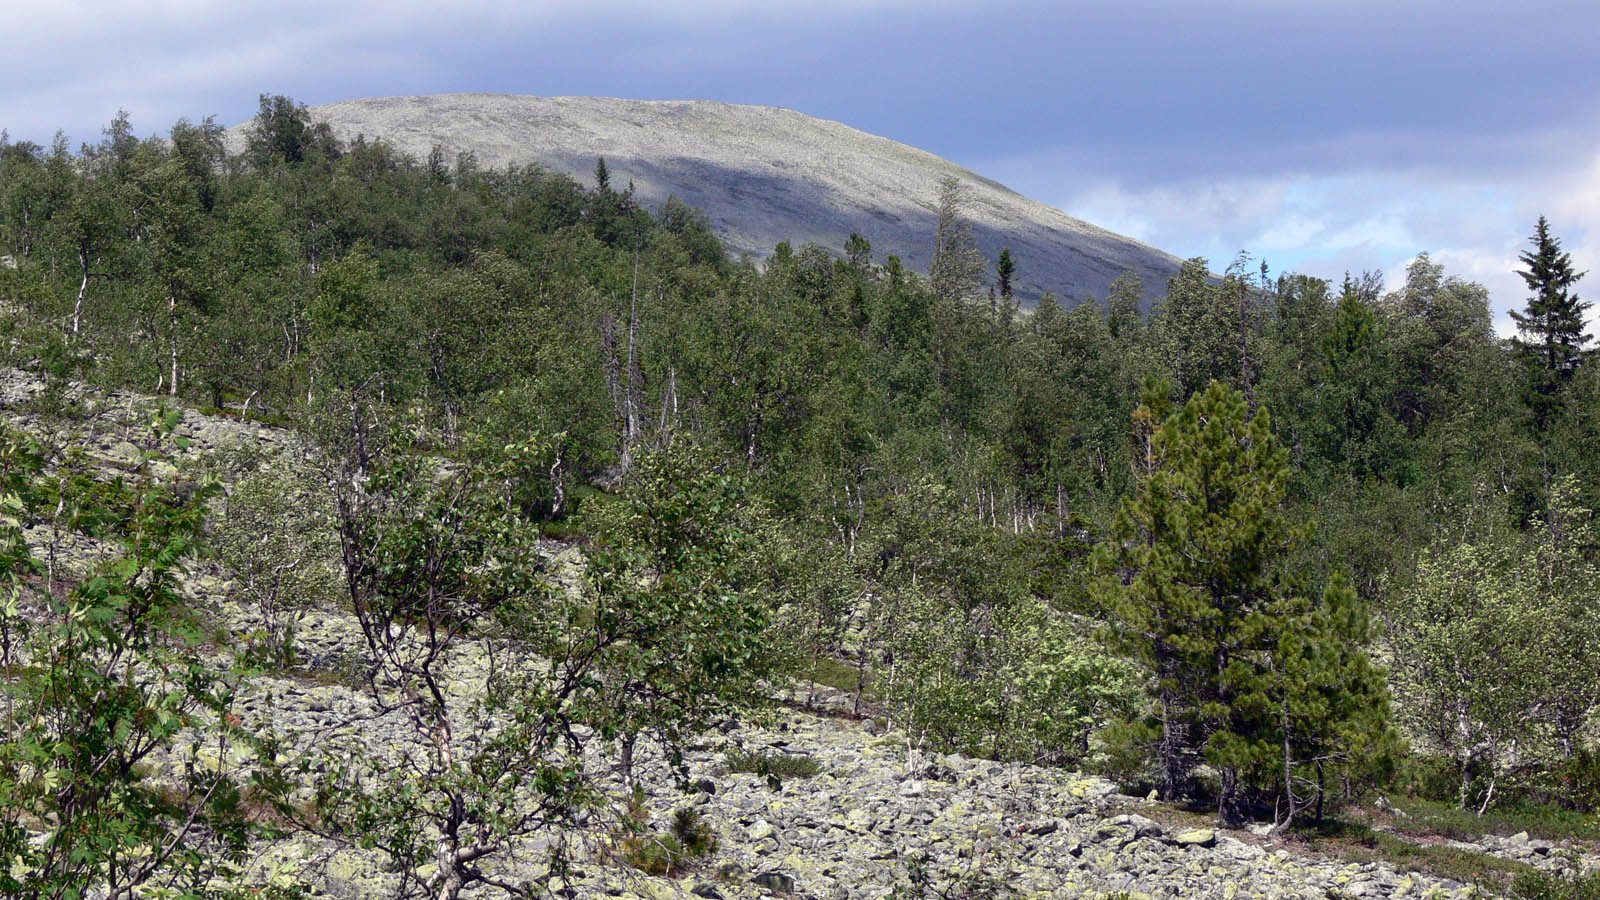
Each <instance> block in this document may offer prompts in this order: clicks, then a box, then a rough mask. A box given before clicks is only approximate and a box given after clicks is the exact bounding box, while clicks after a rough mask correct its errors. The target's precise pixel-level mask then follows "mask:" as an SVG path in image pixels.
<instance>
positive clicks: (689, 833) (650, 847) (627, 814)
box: [612, 788, 717, 876]
mask: <svg viewBox="0 0 1600 900" xmlns="http://www.w3.org/2000/svg"><path fill="white" fill-rule="evenodd" d="M612 840H613V851H614V852H616V853H617V854H618V855H620V856H621V857H622V859H623V861H624V862H626V863H627V864H628V865H630V866H632V867H634V868H635V869H638V870H639V871H641V872H643V873H644V874H646V875H657V876H667V875H678V874H681V873H682V871H683V870H684V869H685V868H686V867H688V866H689V865H691V864H692V863H694V862H695V861H697V860H702V859H705V858H706V857H709V856H711V855H712V854H714V853H716V852H717V833H716V831H715V829H713V828H712V827H711V823H709V822H707V821H706V820H705V819H704V818H703V817H701V815H700V812H699V810H696V809H695V808H694V807H692V806H686V807H681V808H679V809H676V810H673V813H672V822H671V824H670V825H669V826H668V828H667V830H666V831H664V832H663V831H655V830H653V829H651V828H650V826H649V809H648V808H647V807H646V806H645V803H644V792H643V791H642V790H640V789H637V788H636V789H635V790H634V792H633V794H632V796H631V797H630V798H629V799H628V804H627V807H626V809H624V811H623V815H622V821H621V822H620V823H619V825H618V827H617V829H616V831H615V833H614V834H613V835H612Z"/></svg>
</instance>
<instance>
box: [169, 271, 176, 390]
mask: <svg viewBox="0 0 1600 900" xmlns="http://www.w3.org/2000/svg"><path fill="white" fill-rule="evenodd" d="M167 353H168V356H169V359H170V362H171V364H172V378H171V380H170V381H169V382H168V383H167V395H168V396H169V397H176V396H178V295H177V294H176V293H174V292H173V291H172V290H170V289H169V290H168V291H167Z"/></svg>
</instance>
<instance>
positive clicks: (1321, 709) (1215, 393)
mask: <svg viewBox="0 0 1600 900" xmlns="http://www.w3.org/2000/svg"><path fill="white" fill-rule="evenodd" d="M1145 395H1146V404H1145V405H1144V406H1142V407H1141V408H1140V410H1139V411H1138V412H1137V413H1136V414H1135V420H1136V422H1140V423H1142V424H1143V426H1144V434H1145V440H1144V451H1143V454H1142V458H1141V460H1140V469H1141V472H1140V474H1141V482H1142V483H1141V485H1140V488H1139V490H1138V493H1137V494H1136V495H1135V496H1134V497H1132V498H1130V499H1128V500H1126V501H1124V503H1123V506H1122V509H1121V510H1120V511H1119V512H1118V515H1117V520H1116V523H1115V526H1114V531H1113V536H1112V540H1111V541H1109V542H1107V543H1105V544H1103V545H1101V547H1100V548H1099V549H1098V550H1097V564H1098V567H1099V569H1100V571H1101V572H1103V573H1105V577H1106V580H1105V581H1103V582H1102V590H1103V592H1104V594H1105V595H1106V600H1107V604H1106V605H1107V608H1108V609H1109V610H1110V611H1111V613H1112V616H1113V619H1114V621H1115V622H1116V623H1117V626H1118V629H1119V631H1120V633H1121V636H1122V639H1123V641H1124V643H1125V645H1126V646H1127V647H1128V649H1130V650H1131V651H1133V653H1134V655H1135V657H1136V658H1137V659H1139V660H1142V661H1143V662H1144V663H1145V664H1146V665H1147V666H1149V667H1150V669H1151V670H1152V672H1153V674H1154V675H1155V682H1154V690H1155V693H1156V697H1155V699H1156V701H1157V703H1158V716H1159V718H1160V720H1161V732H1162V733H1161V740H1160V744H1159V746H1158V749H1157V752H1158V755H1159V762H1160V767H1161V771H1162V780H1163V788H1164V793H1165V794H1166V795H1167V796H1168V798H1172V797H1176V796H1179V795H1182V794H1184V793H1187V792H1188V791H1189V788H1190V785H1189V781H1190V773H1191V772H1192V771H1193V769H1194V767H1195V766H1196V765H1197V764H1198V762H1199V760H1200V759H1201V757H1202V756H1203V757H1204V758H1206V759H1207V760H1209V761H1210V762H1211V763H1212V764H1213V765H1215V766H1216V767H1217V769H1218V770H1219V772H1220V773H1221V789H1220V791H1219V796H1218V798H1217V801H1218V812H1219V814H1220V816H1221V818H1222V819H1223V820H1224V821H1225V822H1229V823H1234V822H1237V821H1238V820H1239V819H1240V818H1241V809H1242V806H1243V804H1244V802H1245V800H1246V799H1247V797H1248V796H1249V794H1250V793H1251V791H1252V790H1256V791H1260V792H1263V793H1264V792H1266V791H1267V790H1269V789H1270V790H1271V791H1272V792H1274V793H1277V794H1278V795H1279V797H1280V799H1283V800H1286V801H1287V802H1286V803H1283V804H1280V806H1279V809H1280V813H1281V814H1282V815H1281V817H1280V822H1279V824H1280V825H1283V824H1287V821H1288V820H1289V819H1290V818H1292V817H1293V815H1294V813H1295V812H1296V811H1297V810H1299V809H1303V808H1305V806H1306V805H1307V804H1308V802H1310V800H1309V798H1313V797H1314V796H1315V792H1314V791H1311V790H1307V786H1308V785H1309V784H1314V783H1315V782H1313V781H1311V779H1310V778H1309V776H1308V775H1307V774H1306V771H1305V770H1306V767H1307V766H1308V765H1313V766H1315V765H1319V764H1320V763H1324V762H1329V761H1332V760H1341V761H1342V760H1346V759H1350V758H1352V757H1353V756H1354V755H1355V749H1354V748H1357V747H1366V746H1376V745H1379V744H1381V741H1379V740H1377V739H1376V738H1375V737H1374V736H1376V735H1381V734H1382V733H1383V732H1384V730H1385V725H1384V719H1385V718H1386V714H1385V705H1384V704H1385V700H1384V695H1383V686H1382V679H1381V677H1379V676H1378V675H1377V674H1376V670H1374V669H1373V668H1372V666H1371V664H1370V663H1369V662H1368V661H1367V659H1366V655H1365V652H1364V649H1363V647H1362V644H1363V643H1364V642H1365V640H1366V636H1367V635H1366V628H1367V624H1366V623H1367V617H1366V612H1365V610H1364V609H1362V608H1361V607H1360V604H1359V601H1358V599H1357V597H1356V595H1355V593H1354V592H1353V591H1351V590H1350V589H1349V588H1348V587H1345V586H1344V585H1343V584H1342V582H1336V583H1335V584H1333V585H1331V586H1330V587H1329V588H1328V589H1327V590H1326V591H1324V592H1321V593H1320V594H1319V593H1318V592H1314V591H1312V590H1309V589H1308V586H1307V585H1305V584H1304V583H1302V582H1301V581H1300V580H1298V579H1297V578H1295V577H1294V576H1293V575H1292V574H1291V573H1289V572H1288V571H1287V570H1286V567H1285V566H1284V565H1283V561H1284V560H1285V558H1286V557H1287V555H1288V554H1289V553H1291V552H1292V551H1293V550H1294V549H1295V548H1296V547H1297V546H1299V545H1300V544H1301V542H1303V541H1304V539H1305V538H1306V530H1305V529H1301V528H1296V527H1294V526H1291V525H1290V524H1289V522H1288V521H1287V519H1286V518H1285V516H1284V508H1285V503H1284V501H1285V489H1286V485H1287V482H1288V476H1289V466H1288V452H1287V451H1286V450H1285V449H1283V448H1281V447H1280V446H1279V445H1278V442H1277V441H1276V439H1275V438H1274V437H1273V435H1272V430H1271V426H1270V423H1269V420H1268V416H1267V414H1266V412H1265V410H1262V411H1260V412H1258V413H1257V414H1256V415H1254V416H1250V415H1249V412H1248V405H1247V403H1246V401H1245V397H1244V395H1243V394H1242V393H1240V392H1239V391H1237V390H1235V389H1233V388H1231V387H1228V386H1226V385H1224V384H1222V383H1221V382H1218V381H1212V382H1211V384H1210V386H1209V387H1207V388H1206V389H1205V391H1203V392H1202V393H1199V394H1197V395H1196V396H1195V397H1194V398H1193V399H1191V400H1190V401H1189V402H1188V403H1187V404H1186V405H1185V406H1184V407H1183V408H1182V409H1181V410H1180V411H1179V412H1178V413H1176V414H1175V415H1172V416H1170V417H1167V418H1166V419H1165V421H1164V422H1162V424H1160V426H1159V427H1156V426H1155V422H1157V421H1159V419H1160V414H1161V411H1162V404H1163V400H1164V397H1165V391H1163V390H1161V388H1160V386H1153V385H1150V386H1147V388H1146V391H1145ZM1352 685H1353V687H1352Z"/></svg>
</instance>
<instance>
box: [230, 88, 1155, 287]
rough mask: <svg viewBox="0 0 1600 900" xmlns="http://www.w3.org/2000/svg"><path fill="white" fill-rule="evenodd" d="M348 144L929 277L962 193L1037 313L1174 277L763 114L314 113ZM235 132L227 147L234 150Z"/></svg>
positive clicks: (398, 102)
mask: <svg viewBox="0 0 1600 900" xmlns="http://www.w3.org/2000/svg"><path fill="white" fill-rule="evenodd" d="M309 111H310V114H311V118H312V120H313V121H315V122H318V123H326V124H327V125H328V127H329V128H330V129H331V130H332V133H333V134H334V135H335V136H337V137H339V138H341V139H343V140H346V141H349V140H352V139H354V138H355V137H357V136H358V135H365V136H366V137H367V138H368V139H369V140H371V139H374V138H380V137H381V138H382V139H383V140H384V141H386V142H388V143H389V144H390V145H392V146H393V147H395V148H396V149H397V150H400V151H401V152H403V153H406V154H409V155H411V156H413V157H415V158H417V159H419V160H424V159H428V158H429V156H430V155H431V154H432V153H433V152H434V148H438V149H439V150H440V151H441V152H442V155H443V157H442V158H443V159H444V160H446V161H449V162H450V163H454V162H455V161H456V160H457V158H458V156H459V155H460V154H470V155H471V157H473V158H474V159H475V160H476V162H477V164H478V165H481V166H487V167H493V168H501V167H504V166H506V165H527V164H530V163H537V164H539V165H541V166H544V167H546V168H548V169H550V170H552V171H554V172H559V173H563V174H566V175H569V176H571V177H574V178H578V179H580V180H588V179H589V178H590V177H591V173H592V172H593V171H594V168H595V161H596V159H597V158H598V157H603V158H604V159H605V161H606V165H607V166H608V167H609V171H610V177H611V181H612V183H613V184H614V185H616V186H617V187H618V188H619V189H621V188H623V187H625V186H626V185H628V184H632V185H633V187H634V189H635V196H636V198H637V199H638V201H639V202H640V203H641V204H642V205H644V206H646V207H648V208H651V209H655V208H658V207H659V206H660V205H661V204H662V203H664V202H665V201H666V200H667V198H668V197H669V196H676V197H678V198H679V199H680V200H682V201H683V202H684V203H687V204H688V205H689V206H692V207H694V208H696V209H699V210H702V211H704V212H705V214H706V215H707V217H708V218H709V219H710V223H711V226H712V229H713V230H714V231H715V232H716V234H717V236H718V237H720V238H721V239H722V240H723V242H724V243H725V244H726V245H727V247H728V249H730V250H731V251H733V252H735V253H744V254H749V255H751V256H753V257H755V258H757V259H762V258H765V257H766V256H768V255H769V254H771V253H772V250H773V248H774V247H775V246H776V245H777V244H778V243H779V242H781V241H789V242H791V243H793V244H794V245H795V246H799V245H800V244H802V243H805V242H807V241H810V242H813V243H815V244H816V245H817V246H819V247H822V248H824V249H826V250H829V251H832V252H834V253H837V254H841V255H843V254H844V252H845V244H846V241H847V240H848V238H849V236H850V235H851V234H852V233H858V234H860V235H862V236H863V237H865V238H867V239H868V240H869V241H871V242H872V247H873V249H874V250H875V251H877V253H879V254H880V255H886V254H895V255H898V256H899V257H900V258H901V259H902V260H903V261H904V262H905V264H906V265H907V266H908V267H910V268H912V269H915V270H917V271H920V272H927V271H928V269H929V266H930V264H931V262H932V257H933V246H934V245H933V240H932V236H933V234H934V230H935V227H936V226H937V224H938V217H939V211H938V207H937V200H938V196H939V184H940V182H941V181H942V180H944V179H946V178H950V177H954V178H956V179H957V180H959V181H960V182H961V183H962V185H963V187H964V190H965V197H964V201H965V204H964V207H963V210H962V212H963V214H964V215H965V216H966V217H967V218H969V219H970V220H971V222H972V231H973V236H974V237H975V238H976V239H977V245H978V249H979V250H980V251H981V252H982V253H983V255H984V256H985V257H987V258H988V259H991V260H993V259H996V258H997V257H998V256H999V254H1000V251H1001V250H1002V249H1005V248H1009V249H1010V250H1011V254H1012V256H1013V257H1015V258H1016V259H1018V260H1019V261H1021V262H1022V264H1021V265H1020V266H1019V267H1018V271H1017V283H1016V286H1015V289H1016V294H1017V296H1018V298H1019V299H1021V300H1022V301H1023V302H1024V303H1026V304H1027V305H1030V306H1031V305H1032V304H1033V302H1034V301H1036V300H1037V299H1038V298H1039V297H1040V296H1041V295H1043V294H1044V293H1045V292H1046V291H1050V292H1053V293H1055V294H1056V296H1057V297H1058V298H1060V299H1061V300H1062V301H1063V302H1064V303H1068V304H1070V303H1072V302H1077V301H1082V300H1084V299H1085V298H1088V297H1091V296H1092V297H1098V298H1102V299H1103V298H1105V297H1106V296H1107V295H1108V294H1109V293H1110V287H1111V282H1112V281H1114V280H1116V278H1117V277H1118V276H1119V275H1121V274H1123V273H1124V272H1133V273H1135V274H1137V275H1138V276H1139V277H1140V279H1141V280H1142V281H1143V284H1144V287H1145V290H1146V293H1147V299H1153V298H1154V297H1156V296H1157V295H1158V294H1159V293H1160V291H1161V289H1162V287H1163V286H1164V285H1165V284H1166V283H1167V279H1168V278H1170V277H1171V276H1173V275H1175V274H1177V272H1178V269H1179V267H1180V265H1181V264H1182V261H1181V260H1179V259H1178V258H1177V257H1174V256H1172V255H1170V254H1168V253H1163V252H1162V251H1160V250H1157V249H1156V248H1154V247H1150V246H1148V245H1145V244H1142V243H1140V242H1138V241H1136V240H1133V239H1132V238H1127V237H1124V236H1122V235H1119V234H1114V233H1112V232H1110V231H1107V230H1106V229H1104V228H1100V227H1098V226H1095V225H1092V224H1090V223H1088V222H1085V221H1083V220H1081V219H1076V218H1073V217H1072V216H1069V215H1066V214H1065V213H1063V212H1061V211H1060V210H1058V209H1054V208H1052V207H1049V206H1046V205H1045V204H1043V203H1039V202H1037V201H1034V200H1030V199H1028V198H1027V197H1024V196H1022V195H1021V194H1018V193H1016V192H1015V191H1012V190H1010V189H1008V188H1006V187H1005V186H1004V185H1001V184H998V183H996V182H994V181H992V180H990V179H988V178H985V177H983V176H982V175H979V174H977V173H975V172H972V171H969V170H967V169H964V168H962V167H961V166H958V165H956V164H955V163H952V162H950V161H949V160H946V159H941V158H940V157H937V156H935V155H933V154H931V153H928V152H926V151H923V150H919V149H917V148H915V147H908V146H906V145H905V144H902V143H899V142H897V141H893V140H890V139H888V138H884V137H878V136H876V135H872V134H867V133H865V132H862V131H858V130H856V129H854V128H851V127H850V126H848V125H844V124H842V123H839V122H831V121H828V120H826V119H817V118H812V117H811V116H807V115H803V114H801V113H798V112H794V111H793V110H788V109H779V108H776V107H771V106H742V105H735V104H729V103H714V102H710V101H704V100H694V101H668V100H621V99H612V98H606V97H529V96H520V95H514V94H435V95H431V96H423V97H385V98H378V99H365V100H346V101H343V102H340V103H330V104H327V105H325V106H314V107H311V108H310V110H309ZM247 127H249V126H248V125H246V126H240V127H239V128H235V129H233V130H232V132H231V133H230V139H231V140H232V141H233V142H234V143H235V144H236V145H237V146H242V145H243V142H244V137H243V131H244V129H245V128H247Z"/></svg>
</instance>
